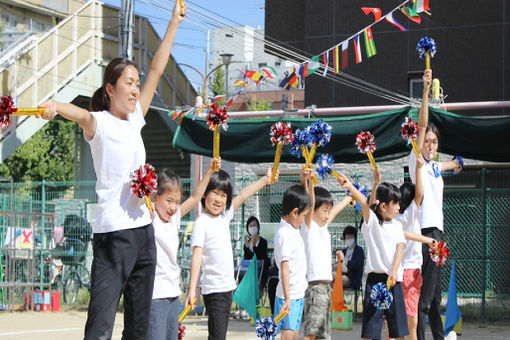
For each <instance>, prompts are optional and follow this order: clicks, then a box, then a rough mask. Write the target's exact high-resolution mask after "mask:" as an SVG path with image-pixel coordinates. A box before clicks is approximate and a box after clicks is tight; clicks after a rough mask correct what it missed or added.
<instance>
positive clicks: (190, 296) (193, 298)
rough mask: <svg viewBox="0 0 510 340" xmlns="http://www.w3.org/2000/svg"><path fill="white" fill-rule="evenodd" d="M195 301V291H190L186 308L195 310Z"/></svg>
mask: <svg viewBox="0 0 510 340" xmlns="http://www.w3.org/2000/svg"><path fill="white" fill-rule="evenodd" d="M193 300H195V289H190V291H189V292H188V296H187V297H186V303H185V305H184V307H186V306H191V310H195V307H196V305H195V304H194V303H193Z"/></svg>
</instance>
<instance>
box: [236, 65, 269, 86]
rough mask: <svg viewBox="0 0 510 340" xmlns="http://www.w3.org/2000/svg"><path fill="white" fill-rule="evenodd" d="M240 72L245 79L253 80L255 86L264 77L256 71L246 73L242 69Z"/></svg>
mask: <svg viewBox="0 0 510 340" xmlns="http://www.w3.org/2000/svg"><path fill="white" fill-rule="evenodd" d="M241 72H243V74H244V77H245V78H248V79H251V80H253V81H254V82H255V84H257V85H258V84H259V82H260V81H261V80H262V79H264V76H263V75H262V74H261V73H260V72H257V71H247V70H245V69H244V68H243V69H241Z"/></svg>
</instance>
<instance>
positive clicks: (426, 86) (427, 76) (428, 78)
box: [423, 70, 432, 92]
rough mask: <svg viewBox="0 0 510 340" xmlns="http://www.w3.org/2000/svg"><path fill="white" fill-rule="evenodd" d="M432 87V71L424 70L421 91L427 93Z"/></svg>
mask: <svg viewBox="0 0 510 340" xmlns="http://www.w3.org/2000/svg"><path fill="white" fill-rule="evenodd" d="M431 86H432V70H425V72H424V73H423V91H427V92H428V91H429V90H430V87H431Z"/></svg>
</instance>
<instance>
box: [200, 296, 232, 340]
mask: <svg viewBox="0 0 510 340" xmlns="http://www.w3.org/2000/svg"><path fill="white" fill-rule="evenodd" d="M202 296H203V297H204V305H205V309H206V311H207V315H208V318H207V330H208V332H209V336H208V337H207V339H209V340H225V339H226V337H227V328H228V317H229V316H230V307H231V306H232V291H230V292H224V293H211V294H207V295H202Z"/></svg>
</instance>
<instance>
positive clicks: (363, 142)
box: [356, 131, 376, 153]
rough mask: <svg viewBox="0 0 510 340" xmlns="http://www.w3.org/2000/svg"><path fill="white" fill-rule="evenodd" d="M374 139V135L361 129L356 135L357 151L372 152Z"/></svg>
mask: <svg viewBox="0 0 510 340" xmlns="http://www.w3.org/2000/svg"><path fill="white" fill-rule="evenodd" d="M374 139H375V138H374V135H373V134H371V133H370V132H369V131H361V132H360V133H358V135H357V136H356V146H357V147H358V150H359V152H361V153H367V152H374V151H375V149H376V147H375V142H374Z"/></svg>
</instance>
